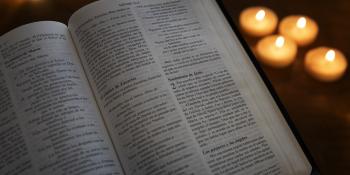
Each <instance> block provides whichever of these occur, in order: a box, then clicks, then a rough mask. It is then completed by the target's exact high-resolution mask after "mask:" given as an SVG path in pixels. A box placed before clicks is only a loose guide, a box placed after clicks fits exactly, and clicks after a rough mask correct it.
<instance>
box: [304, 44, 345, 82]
mask: <svg viewBox="0 0 350 175" xmlns="http://www.w3.org/2000/svg"><path fill="white" fill-rule="evenodd" d="M304 63H305V69H306V70H307V72H309V73H310V75H311V76H312V77H314V78H316V79H318V80H321V81H326V82H331V81H335V80H338V79H339V78H341V77H342V76H343V74H344V73H345V70H346V68H347V64H348V63H347V61H346V58H345V56H344V55H343V54H342V53H341V52H340V51H338V50H336V49H331V48H327V47H319V48H316V49H312V50H310V51H309V52H308V53H307V54H306V56H305V62H304Z"/></svg>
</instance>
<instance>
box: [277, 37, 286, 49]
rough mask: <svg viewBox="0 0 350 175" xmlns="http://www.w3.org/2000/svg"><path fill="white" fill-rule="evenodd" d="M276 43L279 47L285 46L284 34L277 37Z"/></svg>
mask: <svg viewBox="0 0 350 175" xmlns="http://www.w3.org/2000/svg"><path fill="white" fill-rule="evenodd" d="M275 45H276V47H278V48H281V47H283V45H284V38H283V36H279V37H277V39H276V41H275Z"/></svg>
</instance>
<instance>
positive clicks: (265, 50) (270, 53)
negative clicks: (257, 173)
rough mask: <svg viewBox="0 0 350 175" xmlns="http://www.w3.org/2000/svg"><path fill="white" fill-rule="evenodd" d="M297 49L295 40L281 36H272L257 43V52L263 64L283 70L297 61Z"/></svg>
mask: <svg viewBox="0 0 350 175" xmlns="http://www.w3.org/2000/svg"><path fill="white" fill-rule="evenodd" d="M297 48H298V47H297V44H296V43H295V42H294V41H293V40H291V39H289V38H287V37H283V36H280V35H272V36H267V37H265V38H263V39H261V40H260V41H259V42H258V43H257V46H256V52H257V56H258V59H259V60H260V61H261V62H262V63H264V64H266V65H269V66H272V67H276V68H282V67H286V66H288V65H290V64H291V63H292V62H293V61H294V60H295V56H296V54H297Z"/></svg>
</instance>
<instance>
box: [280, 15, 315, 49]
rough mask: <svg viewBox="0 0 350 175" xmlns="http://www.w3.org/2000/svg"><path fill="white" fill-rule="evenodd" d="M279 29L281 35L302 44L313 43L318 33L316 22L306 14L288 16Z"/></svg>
mask: <svg viewBox="0 0 350 175" xmlns="http://www.w3.org/2000/svg"><path fill="white" fill-rule="evenodd" d="M278 30H279V33H280V34H281V35H284V36H287V37H289V38H291V39H293V40H295V42H296V43H297V44H298V45H300V46H305V45H308V44H310V43H312V42H313V41H314V40H315V38H316V36H317V34H318V26H317V24H316V22H315V21H314V20H312V19H311V18H309V17H306V16H296V15H293V16H287V17H286V18H284V19H283V20H282V21H281V23H280V25H279V29H278Z"/></svg>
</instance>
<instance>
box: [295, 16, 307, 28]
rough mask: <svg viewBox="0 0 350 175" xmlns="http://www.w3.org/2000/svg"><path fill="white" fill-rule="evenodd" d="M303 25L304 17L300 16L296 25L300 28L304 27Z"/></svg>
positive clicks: (304, 23) (304, 22) (304, 24)
mask: <svg viewBox="0 0 350 175" xmlns="http://www.w3.org/2000/svg"><path fill="white" fill-rule="evenodd" d="M305 26H306V18H305V17H300V18H299V19H298V21H297V27H298V28H300V29H302V28H305Z"/></svg>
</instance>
